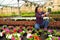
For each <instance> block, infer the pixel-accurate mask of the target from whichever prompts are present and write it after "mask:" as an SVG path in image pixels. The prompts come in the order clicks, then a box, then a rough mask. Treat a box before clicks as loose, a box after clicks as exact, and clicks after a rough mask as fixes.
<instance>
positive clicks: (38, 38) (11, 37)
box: [0, 25, 60, 40]
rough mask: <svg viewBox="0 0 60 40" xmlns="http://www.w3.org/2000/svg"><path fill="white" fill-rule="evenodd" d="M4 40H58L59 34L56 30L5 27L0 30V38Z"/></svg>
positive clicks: (59, 38)
mask: <svg viewBox="0 0 60 40" xmlns="http://www.w3.org/2000/svg"><path fill="white" fill-rule="evenodd" d="M2 37H5V38H6V40H60V32H57V30H56V29H47V30H44V29H39V30H36V29H35V28H34V27H33V26H22V25H20V26H7V25H4V26H2V28H0V38H2Z"/></svg>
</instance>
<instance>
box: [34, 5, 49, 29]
mask: <svg viewBox="0 0 60 40" xmlns="http://www.w3.org/2000/svg"><path fill="white" fill-rule="evenodd" d="M35 14H36V24H35V28H36V29H39V28H40V26H41V25H43V26H44V29H47V27H48V24H49V20H44V19H43V18H44V17H45V16H47V13H45V12H43V10H42V7H39V6H37V7H36V9H35Z"/></svg>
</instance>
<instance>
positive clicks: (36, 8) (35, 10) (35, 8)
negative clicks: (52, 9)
mask: <svg viewBox="0 0 60 40" xmlns="http://www.w3.org/2000/svg"><path fill="white" fill-rule="evenodd" d="M39 7H40V8H42V6H39V5H38V6H37V7H36V8H35V13H37V10H38V8H39Z"/></svg>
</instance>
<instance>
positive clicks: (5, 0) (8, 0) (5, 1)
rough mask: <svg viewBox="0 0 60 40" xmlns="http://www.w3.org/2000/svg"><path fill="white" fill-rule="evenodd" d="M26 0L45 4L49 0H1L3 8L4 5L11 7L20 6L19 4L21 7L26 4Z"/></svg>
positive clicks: (0, 5) (0, 3)
mask: <svg viewBox="0 0 60 40" xmlns="http://www.w3.org/2000/svg"><path fill="white" fill-rule="evenodd" d="M25 1H29V2H34V3H36V4H41V5H44V4H45V3H46V2H48V1H49V0H19V2H18V0H0V8H2V7H4V6H10V7H18V6H19V7H21V6H22V5H24V4H25Z"/></svg>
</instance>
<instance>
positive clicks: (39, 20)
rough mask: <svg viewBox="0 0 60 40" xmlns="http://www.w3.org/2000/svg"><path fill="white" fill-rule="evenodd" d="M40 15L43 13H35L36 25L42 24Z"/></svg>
mask: <svg viewBox="0 0 60 40" xmlns="http://www.w3.org/2000/svg"><path fill="white" fill-rule="evenodd" d="M42 14H44V12H40V13H36V23H38V24H42V23H43V17H42Z"/></svg>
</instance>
